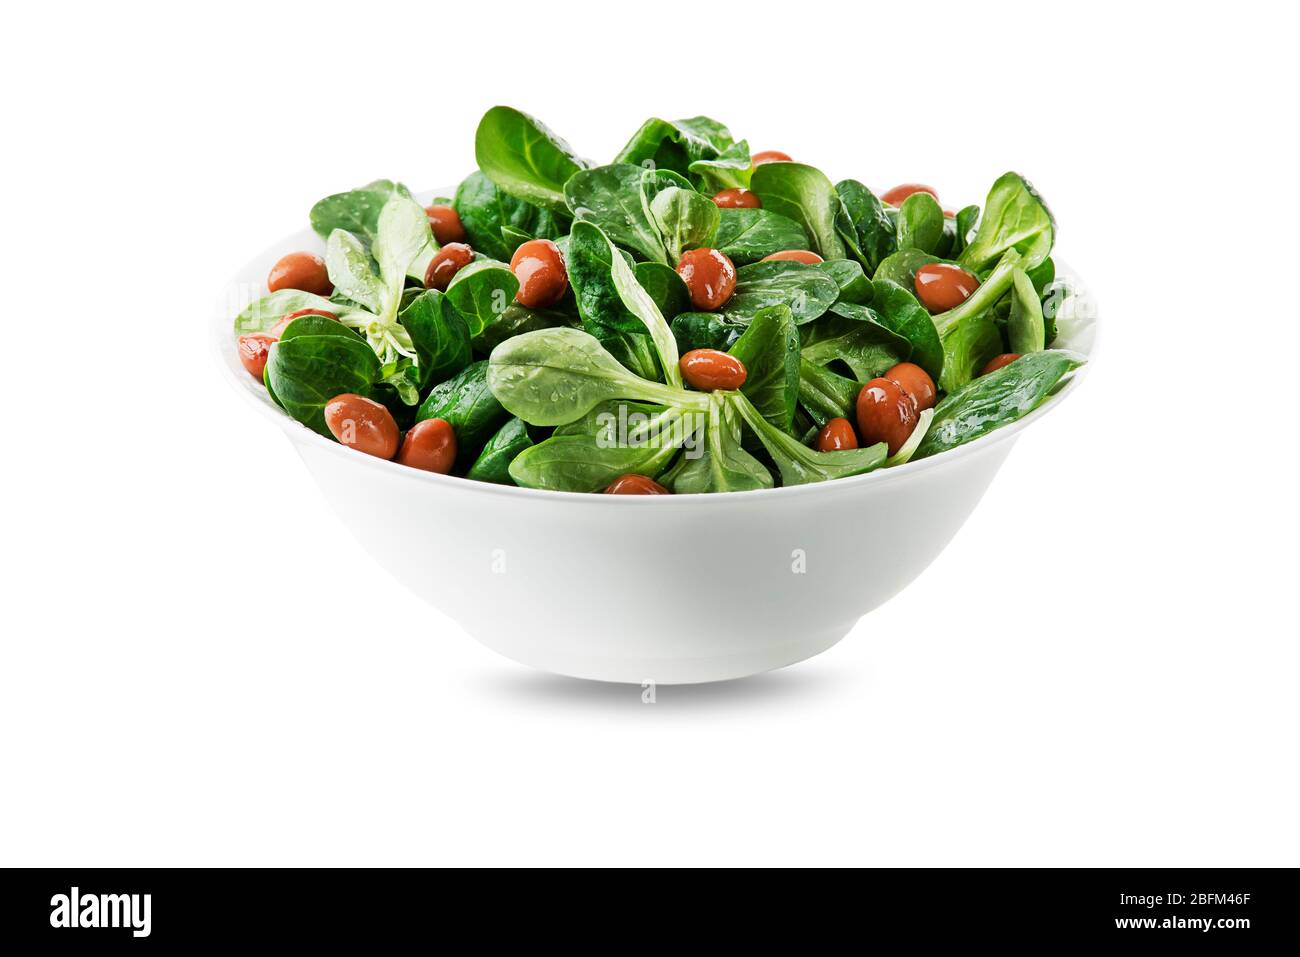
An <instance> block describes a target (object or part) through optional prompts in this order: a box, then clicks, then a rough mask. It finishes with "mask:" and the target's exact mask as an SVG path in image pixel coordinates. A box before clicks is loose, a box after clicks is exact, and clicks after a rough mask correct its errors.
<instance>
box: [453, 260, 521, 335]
mask: <svg viewBox="0 0 1300 957" xmlns="http://www.w3.org/2000/svg"><path fill="white" fill-rule="evenodd" d="M518 292H519V280H518V279H516V278H515V274H514V273H513V272H511V271H510V267H508V266H507V265H506V264H505V263H500V262H496V261H494V260H491V259H478V260H475V261H474V262H472V263H470V264H469V265H468V266H466V267H465V268H464V269H461V270H460V271H459V272H457V273H456V275H455V276H453V277H452V279H451V282H450V283H448V285H447V299H448V300H449V301H450V302H451V304H452V305H453V306H454V307H455V308H456V311H457V312H459V313H460V314H461V315H462V316H464V317H465V322H466V324H467V325H468V326H469V334H470V336H478V335H480V334H481V333H482V332H483V330H484V329H486V328H487V327H488V326H489V325H491V324H493V323H495V322H496V321H497V320H498V319H499V318H500V317H501V314H502V313H504V312H505V311H506V309H508V308H509V306H510V304H511V303H512V302H514V301H515V296H516V295H517V294H518Z"/></svg>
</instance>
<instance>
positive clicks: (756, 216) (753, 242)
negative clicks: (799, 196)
mask: <svg viewBox="0 0 1300 957" xmlns="http://www.w3.org/2000/svg"><path fill="white" fill-rule="evenodd" d="M713 242H714V246H715V247H716V248H717V249H719V250H720V251H721V252H723V253H724V254H725V255H726V256H727V257H728V258H729V259H730V260H731V261H732V262H733V263H735V264H736V265H737V266H744V265H746V264H748V263H755V262H758V261H759V260H760V259H763V258H764V257H766V256H770V255H772V254H773V253H779V252H784V251H785V250H787V249H807V248H808V235H807V234H806V233H805V232H804V231H803V228H802V227H801V226H800V225H799V224H798V223H796V222H795V221H794V220H793V219H790V218H789V217H788V216H782V215H780V214H779V213H774V212H772V211H771V210H768V209H721V210H718V232H717V235H716V236H715V237H714V239H713Z"/></svg>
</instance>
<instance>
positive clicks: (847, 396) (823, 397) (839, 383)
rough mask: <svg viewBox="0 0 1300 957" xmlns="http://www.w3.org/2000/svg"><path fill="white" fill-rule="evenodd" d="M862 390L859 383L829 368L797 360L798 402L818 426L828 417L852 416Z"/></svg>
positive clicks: (828, 419) (805, 360)
mask: <svg viewBox="0 0 1300 957" xmlns="http://www.w3.org/2000/svg"><path fill="white" fill-rule="evenodd" d="M861 391H862V383H861V382H855V381H854V380H852V379H848V378H845V377H844V376H842V375H839V374H838V373H835V372H832V371H831V370H830V369H827V368H824V367H822V366H819V365H817V364H816V363H813V362H809V361H808V360H807V359H805V358H803V357H802V356H801V357H800V360H799V402H800V403H801V404H802V405H803V407H804V408H805V409H806V410H807V411H808V414H809V415H810V416H812V418H813V421H814V422H816V423H817V426H818V428H820V427H821V426H823V425H825V424H826V423H827V422H828V421H830V420H831V419H836V418H848V419H852V417H853V414H854V409H855V406H856V404H857V400H858V393H859V392H861Z"/></svg>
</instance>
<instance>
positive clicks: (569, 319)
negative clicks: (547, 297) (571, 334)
mask: <svg viewBox="0 0 1300 957" xmlns="http://www.w3.org/2000/svg"><path fill="white" fill-rule="evenodd" d="M578 322H579V319H578V317H577V316H575V315H570V314H569V313H567V312H564V311H562V310H559V309H528V308H527V307H525V306H521V305H519V303H517V302H512V303H510V305H508V306H506V311H505V312H503V313H501V315H499V316H497V317H496V318H494V319H492V320H491V321H490V322H489V323H488V325H486V326H485V327H484V328H483V330H482V331H481V332H480V333H479V334H478V335H477V336H474V337H473V338H471V339H470V344H471V345H472V346H473V347H474V348H475V349H476V350H478V351H479V352H484V353H487V352H491V351H492V350H493V349H495V348H496V347H497V346H499V345H500V344H501V343H503V342H505V341H506V340H507V339H510V338H513V337H514V336H518V335H522V334H523V333H525V332H536V331H537V330H539V329H554V328H557V327H560V326H576V325H578Z"/></svg>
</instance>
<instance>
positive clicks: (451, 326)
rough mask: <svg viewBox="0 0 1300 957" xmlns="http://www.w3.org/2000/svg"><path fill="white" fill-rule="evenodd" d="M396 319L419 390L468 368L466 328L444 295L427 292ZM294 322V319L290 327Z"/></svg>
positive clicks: (416, 298) (468, 341)
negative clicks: (408, 347) (413, 364)
mask: <svg viewBox="0 0 1300 957" xmlns="http://www.w3.org/2000/svg"><path fill="white" fill-rule="evenodd" d="M303 318H307V317H306V316H304V317H303ZM397 319H398V321H399V322H400V323H401V324H402V326H403V327H404V328H405V329H406V331H407V333H408V334H409V335H410V337H411V343H412V345H414V346H415V355H416V366H417V369H418V372H419V376H418V380H417V383H418V386H419V388H420V389H421V390H423V389H426V388H428V386H429V385H430V384H431V383H434V382H441V381H443V380H444V379H448V378H450V377H451V376H453V375H455V374H456V373H458V372H460V371H461V370H462V369H464V368H465V367H466V366H467V365H469V363H470V334H469V326H468V325H466V323H465V319H464V317H463V316H461V314H460V312H459V311H458V310H456V309H455V308H453V307H452V305H451V303H450V302H448V301H447V297H446V296H445V295H444V294H443V293H441V292H439V291H438V290H436V289H426V290H425V291H424V292H422V293H420V294H419V295H418V296H416V297H415V298H414V299H413V300H412V301H411V303H410V305H408V306H407V307H406V308H405V309H403V310H402V311H401V312H400V313H399V314H398V316H397ZM325 321H326V322H328V321H330V320H325ZM297 322H298V320H297V319H295V320H294V321H293V322H292V323H290V326H291V327H292V326H293V325H294V324H296V323H297ZM285 331H286V332H287V331H288V330H285Z"/></svg>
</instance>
